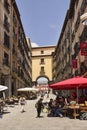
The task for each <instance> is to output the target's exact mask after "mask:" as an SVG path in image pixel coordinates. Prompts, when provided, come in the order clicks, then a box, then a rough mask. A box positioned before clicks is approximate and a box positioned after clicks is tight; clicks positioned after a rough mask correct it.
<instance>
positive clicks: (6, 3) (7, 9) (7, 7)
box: [4, 0, 10, 13]
mask: <svg viewBox="0 0 87 130" xmlns="http://www.w3.org/2000/svg"><path fill="white" fill-rule="evenodd" d="M4 7H5V9H6V11H7V12H8V13H10V8H9V3H8V0H4Z"/></svg>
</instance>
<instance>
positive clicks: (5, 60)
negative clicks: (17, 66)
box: [3, 58, 9, 67]
mask: <svg viewBox="0 0 87 130" xmlns="http://www.w3.org/2000/svg"><path fill="white" fill-rule="evenodd" d="M3 65H6V66H8V67H9V61H8V59H7V58H4V59H3Z"/></svg>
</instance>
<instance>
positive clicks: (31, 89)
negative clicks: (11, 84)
mask: <svg viewBox="0 0 87 130" xmlns="http://www.w3.org/2000/svg"><path fill="white" fill-rule="evenodd" d="M17 91H26V92H27V91H39V90H38V89H37V88H29V87H26V88H19V89H18V90H17Z"/></svg>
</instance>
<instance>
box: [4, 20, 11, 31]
mask: <svg viewBox="0 0 87 130" xmlns="http://www.w3.org/2000/svg"><path fill="white" fill-rule="evenodd" d="M4 27H5V29H6V30H7V31H8V32H9V31H10V29H9V27H10V25H9V23H8V21H4Z"/></svg>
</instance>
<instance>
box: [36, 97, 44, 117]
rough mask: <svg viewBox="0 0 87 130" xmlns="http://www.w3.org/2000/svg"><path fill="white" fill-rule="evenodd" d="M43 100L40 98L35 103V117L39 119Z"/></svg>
mask: <svg viewBox="0 0 87 130" xmlns="http://www.w3.org/2000/svg"><path fill="white" fill-rule="evenodd" d="M42 101H43V99H42V98H40V99H39V100H38V102H37V117H40V114H41V109H42V107H43V103H42Z"/></svg>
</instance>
